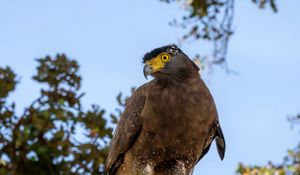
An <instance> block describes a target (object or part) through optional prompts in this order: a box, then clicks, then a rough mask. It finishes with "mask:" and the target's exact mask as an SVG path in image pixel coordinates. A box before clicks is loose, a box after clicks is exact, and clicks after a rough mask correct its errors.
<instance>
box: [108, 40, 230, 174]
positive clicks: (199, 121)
mask: <svg viewBox="0 0 300 175" xmlns="http://www.w3.org/2000/svg"><path fill="white" fill-rule="evenodd" d="M166 55H167V56H168V57H170V58H168V59H167V57H166ZM159 60H162V61H161V62H160V61H159ZM167 60H168V61H167ZM144 63H145V64H146V66H145V69H144V73H145V74H146V75H147V74H151V75H152V76H153V77H154V79H153V80H152V81H150V82H149V83H146V84H144V85H142V86H141V87H139V88H138V89H137V90H136V91H135V92H134V93H133V95H132V96H131V98H130V99H129V100H128V102H127V104H126V109H125V111H124V113H123V114H122V116H121V118H120V121H119V123H118V126H117V129H116V131H115V134H114V137H113V140H112V145H111V147H110V151H109V156H108V159H107V162H106V167H105V168H106V172H107V174H109V175H115V174H116V175H188V174H190V173H191V171H192V169H193V167H194V166H195V165H196V163H197V162H198V161H199V160H200V159H201V158H202V157H203V156H204V155H205V154H206V153H207V152H208V150H209V147H210V145H211V143H212V141H213V140H214V139H216V143H217V148H218V153H219V156H220V158H221V159H223V158H224V153H225V140H224V137H223V134H222V130H221V127H220V124H219V120H218V115H217V111H216V107H215V104H214V101H213V98H212V96H211V94H210V92H209V90H208V88H207V87H206V85H205V84H204V82H203V81H202V79H201V78H200V76H199V74H198V70H199V68H198V66H197V65H195V64H194V63H193V62H192V61H191V60H190V59H189V58H188V57H187V56H186V55H185V54H184V53H183V52H182V51H181V50H180V49H179V48H177V47H176V46H175V45H169V46H165V47H161V48H158V49H155V50H153V51H152V52H149V53H147V54H146V55H145V57H144Z"/></svg>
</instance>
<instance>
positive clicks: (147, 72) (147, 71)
mask: <svg viewBox="0 0 300 175" xmlns="http://www.w3.org/2000/svg"><path fill="white" fill-rule="evenodd" d="M143 71H144V76H145V78H146V79H147V76H148V75H151V74H152V73H153V69H152V67H150V66H149V65H148V64H145V66H144V70H143Z"/></svg>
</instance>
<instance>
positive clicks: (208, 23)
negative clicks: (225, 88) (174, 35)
mask: <svg viewBox="0 0 300 175" xmlns="http://www.w3.org/2000/svg"><path fill="white" fill-rule="evenodd" d="M160 1H163V2H166V3H173V2H177V3H178V4H179V5H180V6H181V7H182V8H183V9H184V11H186V14H187V15H185V16H183V17H182V19H181V20H177V19H174V20H173V21H171V22H170V25H172V26H177V27H182V28H184V29H187V30H188V32H187V33H186V34H185V35H183V36H182V38H181V40H180V42H179V43H182V42H187V41H189V42H190V41H195V40H203V41H208V42H210V43H212V48H213V51H212V54H211V55H199V54H197V55H196V56H195V58H194V59H195V60H198V61H199V62H200V63H201V66H202V68H205V66H206V67H208V68H211V66H212V65H221V66H223V67H224V68H225V70H226V71H227V72H228V73H234V72H232V71H231V70H230V69H229V68H228V66H227V62H226V54H227V48H228V42H229V39H230V37H231V36H232V34H233V32H234V31H233V26H232V24H233V17H234V5H235V1H234V0H160ZM252 2H253V3H255V4H256V5H258V7H259V8H260V9H264V8H265V7H266V6H270V7H271V9H272V10H273V11H274V12H277V6H276V3H275V0H252Z"/></svg>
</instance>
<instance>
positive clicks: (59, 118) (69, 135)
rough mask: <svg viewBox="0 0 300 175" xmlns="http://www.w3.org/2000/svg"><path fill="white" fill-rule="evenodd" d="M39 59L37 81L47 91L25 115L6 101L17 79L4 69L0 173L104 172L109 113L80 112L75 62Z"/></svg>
mask: <svg viewBox="0 0 300 175" xmlns="http://www.w3.org/2000/svg"><path fill="white" fill-rule="evenodd" d="M37 61H38V63H39V65H38V67H37V73H36V74H35V75H34V76H33V79H34V80H35V81H36V82H37V83H41V84H44V86H43V87H44V88H42V89H41V91H40V96H39V97H38V98H37V99H36V100H35V101H34V102H32V104H31V105H30V106H28V107H27V108H26V109H25V110H24V112H23V114H21V115H17V113H16V111H15V104H14V103H12V104H9V103H8V102H7V96H8V94H9V93H10V92H12V91H13V90H14V89H15V86H16V83H17V81H16V77H17V76H16V74H15V73H14V72H13V71H12V70H11V69H10V68H8V67H7V68H4V69H3V68H0V156H1V157H0V158H1V159H2V160H1V162H0V163H1V165H2V168H0V174H6V175H15V174H22V175H26V174H28V175H29V174H30V175H31V174H39V175H43V174H45V175H46V174H47V175H49V174H52V175H54V174H55V175H58V174H64V175H65V174H72V175H76V174H78V175H79V174H100V173H101V172H102V171H103V164H104V162H105V159H106V156H107V150H108V142H109V140H110V138H111V137H112V128H109V127H107V120H106V119H105V118H104V113H105V111H104V110H103V109H101V108H99V107H98V106H96V105H93V106H92V108H91V109H89V110H87V111H85V110H83V109H82V107H81V98H82V96H83V93H79V91H80V86H81V76H80V75H79V73H78V70H79V66H78V64H77V62H76V61H75V60H71V59H68V58H67V57H66V56H65V55H57V56H56V57H55V58H54V59H52V58H51V57H49V56H47V57H45V58H41V59H37ZM24 93H25V94H26V92H24ZM116 118H117V117H116Z"/></svg>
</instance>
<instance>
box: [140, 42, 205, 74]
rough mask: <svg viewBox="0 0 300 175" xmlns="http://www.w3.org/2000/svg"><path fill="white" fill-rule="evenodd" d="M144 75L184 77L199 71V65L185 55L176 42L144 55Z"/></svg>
mask: <svg viewBox="0 0 300 175" xmlns="http://www.w3.org/2000/svg"><path fill="white" fill-rule="evenodd" d="M143 63H144V64H145V66H144V76H145V78H146V79H147V76H149V75H151V76H153V77H154V78H161V77H178V78H184V77H186V76H188V75H189V74H191V73H194V72H197V73H198V70H199V67H198V66H197V65H196V64H195V63H194V62H193V61H191V60H190V59H189V58H188V56H187V55H185V54H184V53H183V52H182V50H181V49H179V48H178V47H177V46H176V45H175V44H171V45H167V46H163V47H159V48H156V49H153V50H152V51H150V52H148V53H146V54H145V56H144V57H143Z"/></svg>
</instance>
